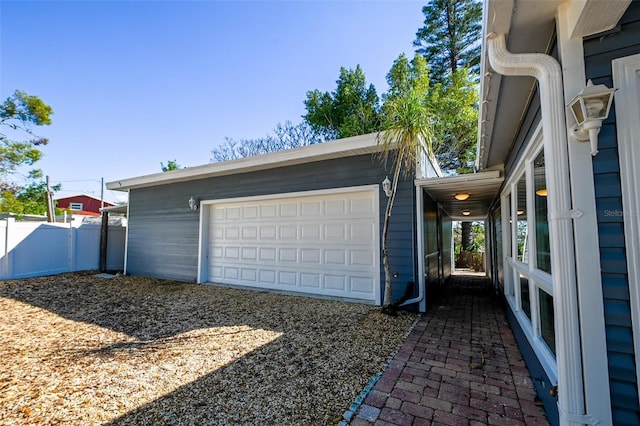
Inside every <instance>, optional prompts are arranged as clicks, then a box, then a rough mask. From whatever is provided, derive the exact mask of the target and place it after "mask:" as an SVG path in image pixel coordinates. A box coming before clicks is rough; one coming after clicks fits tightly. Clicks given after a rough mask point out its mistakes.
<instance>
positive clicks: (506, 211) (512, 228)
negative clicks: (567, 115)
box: [501, 126, 558, 383]
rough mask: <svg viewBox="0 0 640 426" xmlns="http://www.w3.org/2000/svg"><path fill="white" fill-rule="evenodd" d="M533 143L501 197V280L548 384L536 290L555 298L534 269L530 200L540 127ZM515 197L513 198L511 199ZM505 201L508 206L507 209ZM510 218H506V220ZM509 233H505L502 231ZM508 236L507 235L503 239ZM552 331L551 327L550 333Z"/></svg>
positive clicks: (550, 359)
mask: <svg viewBox="0 0 640 426" xmlns="http://www.w3.org/2000/svg"><path fill="white" fill-rule="evenodd" d="M532 140H533V142H532V143H531V144H530V145H529V146H528V147H527V150H526V152H525V154H524V155H523V156H522V158H521V159H520V161H519V162H518V164H517V166H516V167H515V169H514V172H513V173H512V174H511V177H510V178H509V179H508V180H507V183H506V185H505V186H504V189H503V191H502V194H501V203H502V204H501V209H502V224H503V234H502V235H503V238H502V240H503V244H504V246H503V256H504V280H505V297H506V299H507V303H508V304H509V306H510V307H511V310H512V311H513V314H514V317H515V318H516V320H517V321H518V324H519V325H520V327H521V328H522V331H523V333H524V334H525V336H526V338H527V340H528V341H529V343H530V344H531V347H532V348H533V351H534V353H535V354H536V357H537V358H538V360H539V361H540V363H541V364H542V367H543V368H544V370H545V372H546V374H547V376H548V377H549V379H550V380H551V382H552V383H555V382H557V377H558V365H557V362H556V357H555V355H554V354H553V352H551V349H550V348H549V346H548V345H547V343H546V342H545V341H544V339H543V338H542V334H541V324H540V312H539V310H540V304H539V297H538V290H539V289H540V290H543V291H545V292H546V293H547V294H549V295H551V297H555V295H554V291H553V280H552V277H551V274H549V273H547V272H545V271H542V270H540V269H537V268H536V266H535V265H536V262H537V259H536V256H537V253H536V236H535V232H531V230H534V229H535V199H534V195H533V194H534V174H533V162H534V161H535V159H536V157H537V156H538V155H539V154H540V153H541V152H542V151H543V149H544V147H543V139H542V126H538V128H537V129H536V131H535V133H534V135H533V137H532ZM522 176H525V182H526V188H527V189H526V190H527V196H526V204H527V229H528V235H527V238H528V240H527V245H528V247H529V249H528V252H529V256H528V260H527V263H524V262H521V261H519V260H518V235H517V226H518V223H517V222H518V210H517V207H518V199H517V198H518V197H517V187H518V182H519V181H520V179H521V178H522ZM514 195H515V196H514ZM509 201H510V202H511V205H509ZM509 215H510V216H509ZM507 229H508V230H509V232H508V233H507V232H505V230H507ZM507 234H508V235H507ZM520 274H522V275H523V276H525V277H526V278H527V279H528V284H529V305H530V311H531V319H529V317H528V316H527V314H526V313H525V312H524V310H523V309H522V300H521V292H520ZM555 329H556V327H555V326H554V330H555Z"/></svg>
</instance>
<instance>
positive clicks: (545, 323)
mask: <svg viewBox="0 0 640 426" xmlns="http://www.w3.org/2000/svg"><path fill="white" fill-rule="evenodd" d="M538 296H539V298H540V335H541V336H542V339H544V341H545V342H546V343H547V345H548V346H549V349H551V352H553V354H554V355H555V354H556V333H555V330H554V328H553V323H554V321H555V317H554V313H553V297H552V296H551V295H549V294H548V293H547V292H546V291H543V290H542V289H538Z"/></svg>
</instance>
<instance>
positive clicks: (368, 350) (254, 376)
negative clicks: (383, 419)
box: [0, 273, 416, 425]
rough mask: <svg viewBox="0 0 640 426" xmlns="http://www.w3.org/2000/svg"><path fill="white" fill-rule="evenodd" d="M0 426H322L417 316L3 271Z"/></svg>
mask: <svg viewBox="0 0 640 426" xmlns="http://www.w3.org/2000/svg"><path fill="white" fill-rule="evenodd" d="M0 312H1V313H2V317H1V319H0V360H1V364H0V425H15V424H52V425H53V424H56V425H58V424H60V425H62V424H65V425H67V424H74V425H75V424H82V425H91V424H114V425H119V424H148V425H151V424H154V425H155V424H157V425H163V424H164V425H181V424H194V425H203V424H206V425H217V424H220V425H227V424H233V425H236V424H237V425H239V424H254V425H257V424H287V425H288V424H297V425H300V424H310V425H322V424H333V423H336V422H338V421H339V420H340V418H341V416H342V413H343V412H344V411H345V410H346V409H347V408H348V407H349V405H350V404H351V403H352V402H353V401H354V399H355V398H356V397H357V396H358V395H359V393H360V392H361V391H362V388H363V387H364V386H365V385H366V384H367V383H368V382H369V380H370V379H371V377H372V376H373V375H374V374H375V373H376V372H378V371H379V370H380V369H381V368H382V367H383V365H384V364H385V363H386V362H387V361H388V360H389V358H390V356H391V354H392V352H394V351H395V350H396V349H397V348H398V345H399V344H400V342H401V340H402V338H403V337H404V335H405V333H406V332H407V330H408V329H409V327H410V325H411V324H412V323H413V321H414V320H415V318H416V316H415V315H414V314H411V313H407V312H401V313H400V315H399V316H398V317H396V318H391V317H388V316H386V315H383V314H381V313H380V311H379V308H376V307H373V306H368V305H363V304H352V303H345V302H339V301H329V300H322V299H315V298H308V297H298V296H287V295H279V294H273V293H267V292H259V291H249V290H238V289H228V288H221V287H217V286H203V285H196V284H186V283H179V282H173V281H165V280H157V279H149V278H141V277H129V276H127V277H124V276H120V277H115V278H112V279H105V278H99V277H96V276H95V275H94V274H93V273H74V274H63V275H57V276H53V277H41V278H32V279H24V280H15V281H0Z"/></svg>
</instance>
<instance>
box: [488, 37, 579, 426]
mask: <svg viewBox="0 0 640 426" xmlns="http://www.w3.org/2000/svg"><path fill="white" fill-rule="evenodd" d="M487 46H488V51H489V61H490V63H491V67H492V68H493V69H494V70H495V71H496V72H498V73H500V74H502V75H512V76H530V77H534V78H536V79H537V80H538V83H539V94H540V105H541V112H542V126H543V130H542V132H543V140H544V152H545V161H546V162H547V167H546V177H547V183H548V188H549V195H548V198H547V202H548V207H549V219H550V220H549V236H550V244H551V253H552V256H551V270H552V274H553V288H554V298H553V301H554V314H555V334H556V361H557V365H558V410H559V412H560V423H561V424H562V425H567V426H569V425H583V424H584V423H585V417H584V413H585V411H584V386H583V381H582V354H581V347H580V322H579V315H578V297H577V289H576V277H575V257H574V241H573V224H572V218H571V217H570V216H567V215H566V212H568V211H570V210H571V185H570V180H569V164H568V154H567V129H566V125H565V120H566V118H565V106H564V97H563V90H562V89H563V86H562V72H561V69H560V65H559V64H558V62H557V61H556V60H555V59H554V58H553V57H551V56H549V55H545V54H539V53H527V54H513V53H510V52H509V51H507V48H506V42H505V36H504V35H495V34H491V35H489V36H488V40H487Z"/></svg>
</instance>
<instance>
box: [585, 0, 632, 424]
mask: <svg viewBox="0 0 640 426" xmlns="http://www.w3.org/2000/svg"><path fill="white" fill-rule="evenodd" d="M584 52H585V64H586V75H587V78H588V79H592V80H593V82H594V84H601V83H604V84H606V85H607V86H609V87H612V86H613V81H612V72H611V61H612V60H613V59H616V58H620V57H624V56H628V55H632V54H636V53H639V52H640V2H633V3H632V4H631V6H630V7H629V9H628V10H627V12H626V13H625V15H624V16H623V18H622V19H621V21H620V26H619V28H618V29H617V30H615V31H612V32H609V33H607V34H604V35H600V36H595V37H593V38H590V39H588V40H585V42H584ZM615 125H616V118H615V105H614V107H613V108H612V111H611V114H610V116H609V118H608V120H607V121H606V122H605V124H604V126H603V128H602V130H601V131H600V143H599V149H600V152H599V154H598V155H597V156H596V157H594V158H593V173H594V181H595V182H594V183H595V194H596V208H597V215H598V235H599V239H600V261H601V266H602V286H603V295H604V311H605V327H606V333H607V352H608V358H609V359H608V365H609V377H610V386H611V404H612V409H613V420H614V424H616V425H618V424H620V425H638V424H640V407H639V406H638V385H637V379H636V376H637V372H636V366H635V361H634V360H635V354H634V347H633V333H632V328H631V327H632V325H631V311H630V302H629V280H628V276H627V266H626V257H625V247H624V225H623V217H622V216H621V214H620V212H622V192H621V187H620V165H619V158H618V147H617V138H616V127H615Z"/></svg>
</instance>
